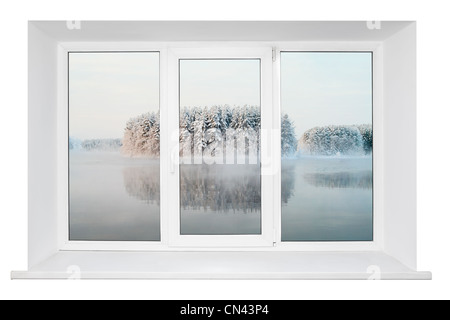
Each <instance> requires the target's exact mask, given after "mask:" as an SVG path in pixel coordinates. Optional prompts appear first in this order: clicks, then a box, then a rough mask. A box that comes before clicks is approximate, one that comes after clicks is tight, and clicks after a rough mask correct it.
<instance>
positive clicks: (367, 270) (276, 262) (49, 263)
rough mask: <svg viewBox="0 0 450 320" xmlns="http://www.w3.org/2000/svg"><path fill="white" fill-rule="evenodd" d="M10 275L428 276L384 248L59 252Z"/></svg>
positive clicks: (296, 277) (401, 278) (285, 277)
mask: <svg viewBox="0 0 450 320" xmlns="http://www.w3.org/2000/svg"><path fill="white" fill-rule="evenodd" d="M11 277H12V279H73V278H75V279H295V280H301V279H305V280H306V279H310V280H327V279H341V280H367V279H381V280H431V277H432V276H431V273H430V272H417V271H414V270H411V269H409V268H407V267H406V266H405V265H403V264H402V263H400V262H399V261H397V260H396V259H395V258H393V257H391V256H389V255H387V254H385V253H384V252H119V251H114V252H96V251H84V252H77V251H60V252H58V253H56V254H54V255H53V256H51V257H50V258H48V259H47V260H45V261H43V262H42V263H40V264H39V265H37V266H35V267H34V268H32V269H30V270H29V271H23V272H22V271H14V272H12V274H11Z"/></svg>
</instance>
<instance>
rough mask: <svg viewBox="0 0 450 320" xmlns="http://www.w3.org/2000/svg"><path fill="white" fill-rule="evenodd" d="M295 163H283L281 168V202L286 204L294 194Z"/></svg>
mask: <svg viewBox="0 0 450 320" xmlns="http://www.w3.org/2000/svg"><path fill="white" fill-rule="evenodd" d="M294 190H295V165H293V164H283V165H282V169H281V203H284V204H287V203H288V202H289V199H290V198H291V197H292V196H293V195H294Z"/></svg>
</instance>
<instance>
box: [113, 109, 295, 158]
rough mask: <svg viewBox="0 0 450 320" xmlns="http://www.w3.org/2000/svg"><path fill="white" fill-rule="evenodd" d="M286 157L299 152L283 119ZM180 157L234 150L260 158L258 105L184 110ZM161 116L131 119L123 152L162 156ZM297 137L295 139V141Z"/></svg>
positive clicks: (288, 125) (125, 133)
mask: <svg viewBox="0 0 450 320" xmlns="http://www.w3.org/2000/svg"><path fill="white" fill-rule="evenodd" d="M282 127H283V128H284V131H283V132H284V134H282V139H286V141H283V142H282V148H283V150H284V151H283V155H287V154H288V153H291V150H294V151H295V148H296V147H295V145H296V140H295V133H294V127H293V125H292V122H291V121H290V120H289V118H288V117H283V124H282ZM179 128H180V132H179V139H180V140H179V141H180V150H179V152H180V156H181V157H182V158H188V159H190V158H191V157H192V155H195V156H196V157H198V158H204V157H219V158H220V156H223V153H224V151H225V150H226V147H225V146H227V147H228V150H226V152H227V154H228V152H229V151H232V152H233V154H236V155H237V156H248V157H257V156H258V155H259V149H260V132H261V113H260V108H259V107H255V106H247V105H245V106H237V107H234V108H231V107H230V106H228V105H225V106H212V107H203V108H200V107H192V108H182V109H181V110H180V123H179ZM159 130H160V123H159V113H146V114H143V115H140V116H137V117H134V118H131V119H130V120H129V121H128V122H127V123H126V127H125V130H124V137H123V146H122V153H123V154H125V155H129V156H158V155H159V141H160V136H159V134H160V131H159ZM292 137H293V138H292Z"/></svg>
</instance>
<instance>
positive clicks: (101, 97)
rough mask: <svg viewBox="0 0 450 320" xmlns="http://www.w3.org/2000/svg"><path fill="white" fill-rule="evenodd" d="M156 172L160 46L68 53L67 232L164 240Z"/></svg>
mask: <svg viewBox="0 0 450 320" xmlns="http://www.w3.org/2000/svg"><path fill="white" fill-rule="evenodd" d="M159 176H160V174H159V53H157V52H134V53H112V52H109V53H87V52H86V53H70V54H69V181H70V182H69V190H70V191H69V199H70V205H69V210H70V211H69V213H70V215H69V216H70V218H69V225H70V226H69V231H70V232H69V238H70V240H83V241H159V240H160V205H159V204H160V190H159V185H160V183H159Z"/></svg>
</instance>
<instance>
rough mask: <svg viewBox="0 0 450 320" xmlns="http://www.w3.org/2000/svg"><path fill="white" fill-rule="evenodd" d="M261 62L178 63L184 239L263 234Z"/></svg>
mask: <svg viewBox="0 0 450 320" xmlns="http://www.w3.org/2000/svg"><path fill="white" fill-rule="evenodd" d="M260 120H261V117H260V60H258V59H249V60H180V160H181V163H180V193H181V194H180V199H181V209H180V210H181V230H180V233H181V234H182V235H233V234H261V168H260V156H259V137H260V128H261V121H260Z"/></svg>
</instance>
